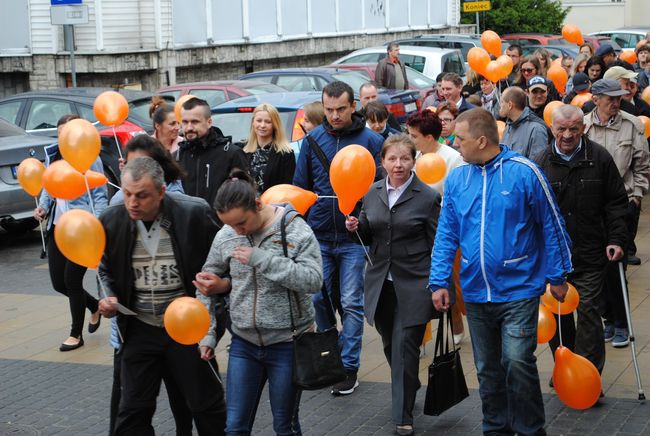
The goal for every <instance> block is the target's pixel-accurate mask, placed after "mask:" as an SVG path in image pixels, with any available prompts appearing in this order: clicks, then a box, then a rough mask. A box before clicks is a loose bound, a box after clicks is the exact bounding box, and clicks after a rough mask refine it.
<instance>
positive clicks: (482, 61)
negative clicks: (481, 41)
mask: <svg viewBox="0 0 650 436" xmlns="http://www.w3.org/2000/svg"><path fill="white" fill-rule="evenodd" d="M467 63H468V64H469V66H470V68H472V70H474V71H476V72H477V73H478V74H480V75H484V73H485V67H487V64H488V63H490V55H489V54H488V52H487V51H486V50H485V49H484V48H481V47H472V48H470V49H469V51H468V52H467Z"/></svg>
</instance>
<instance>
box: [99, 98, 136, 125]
mask: <svg viewBox="0 0 650 436" xmlns="http://www.w3.org/2000/svg"><path fill="white" fill-rule="evenodd" d="M93 112H94V113H95V116H96V117H97V119H98V120H99V122H100V123H102V124H104V125H105V126H113V127H115V126H119V125H120V124H122V123H123V122H124V120H126V118H127V117H128V116H129V102H128V101H126V98H124V96H123V95H122V94H120V93H119V92H115V91H106V92H102V93H101V94H99V95H98V96H97V97H96V98H95V102H94V103H93Z"/></svg>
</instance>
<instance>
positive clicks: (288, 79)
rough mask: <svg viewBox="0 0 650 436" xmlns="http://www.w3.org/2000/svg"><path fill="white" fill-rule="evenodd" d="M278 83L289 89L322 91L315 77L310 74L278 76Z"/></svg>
mask: <svg viewBox="0 0 650 436" xmlns="http://www.w3.org/2000/svg"><path fill="white" fill-rule="evenodd" d="M277 85H278V86H281V87H283V88H284V89H286V90H287V91H320V90H321V89H322V88H319V83H318V81H317V80H316V78H315V77H310V76H289V75H286V76H278V81H277Z"/></svg>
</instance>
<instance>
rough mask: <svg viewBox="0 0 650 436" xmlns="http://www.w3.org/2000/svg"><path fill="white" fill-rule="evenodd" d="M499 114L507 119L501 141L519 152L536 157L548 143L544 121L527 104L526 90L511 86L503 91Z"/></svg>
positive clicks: (530, 157)
mask: <svg viewBox="0 0 650 436" xmlns="http://www.w3.org/2000/svg"><path fill="white" fill-rule="evenodd" d="M499 116H500V117H501V118H505V119H506V128H505V131H504V132H503V138H501V143H502V144H505V145H507V146H508V147H509V148H510V149H512V150H514V151H516V152H518V153H519V154H521V155H523V156H525V157H527V158H529V159H534V158H535V157H536V156H537V155H538V154H540V153H541V152H543V151H544V149H545V148H546V145H547V144H548V128H547V127H546V124H545V123H544V121H543V120H542V119H541V118H539V117H538V116H537V115H535V114H534V113H533V112H532V111H531V109H530V108H529V107H528V106H526V92H525V91H524V90H523V89H521V88H519V87H517V86H511V87H510V88H508V89H506V90H505V91H504V92H503V97H501V108H500V109H499Z"/></svg>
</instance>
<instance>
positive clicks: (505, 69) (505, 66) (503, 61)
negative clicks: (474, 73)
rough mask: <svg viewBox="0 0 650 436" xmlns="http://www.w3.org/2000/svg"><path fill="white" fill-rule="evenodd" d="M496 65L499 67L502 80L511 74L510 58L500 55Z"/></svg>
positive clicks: (512, 65) (511, 64)
mask: <svg viewBox="0 0 650 436" xmlns="http://www.w3.org/2000/svg"><path fill="white" fill-rule="evenodd" d="M496 63H497V64H498V65H499V66H500V67H501V78H502V79H505V78H506V77H508V75H509V74H510V73H512V69H513V68H514V64H513V63H512V58H511V57H510V56H508V55H505V54H504V55H501V56H499V57H498V58H497V60H496Z"/></svg>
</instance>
